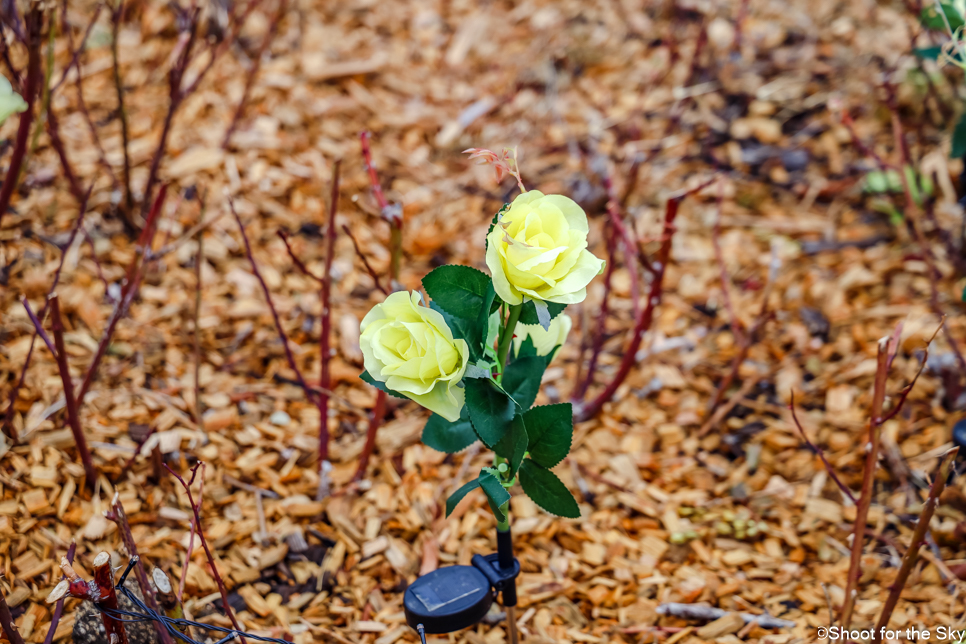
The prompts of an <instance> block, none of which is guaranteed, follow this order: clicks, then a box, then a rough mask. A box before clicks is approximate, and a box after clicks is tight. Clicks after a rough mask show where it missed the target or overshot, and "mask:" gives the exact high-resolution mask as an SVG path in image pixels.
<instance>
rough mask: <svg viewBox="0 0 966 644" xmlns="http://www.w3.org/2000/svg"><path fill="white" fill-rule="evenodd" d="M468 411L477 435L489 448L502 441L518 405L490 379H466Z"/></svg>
mask: <svg viewBox="0 0 966 644" xmlns="http://www.w3.org/2000/svg"><path fill="white" fill-rule="evenodd" d="M463 387H464V389H465V391H466V411H467V413H468V414H469V417H470V422H471V423H473V429H474V430H476V435H477V436H479V437H480V440H481V441H483V444H484V445H486V446H487V447H489V448H491V449H492V448H493V446H494V445H496V444H497V443H499V442H500V439H501V438H503V435H504V434H505V433H506V432H507V428H508V427H509V426H510V422H511V421H512V420H513V416H514V415H516V405H515V404H514V403H513V401H512V400H511V399H510V397H509V396H507V395H506V394H505V393H503V392H502V391H500V390H499V389H498V388H497V387H496V385H494V384H493V382H491V381H489V380H482V379H479V380H477V379H473V380H464V381H463Z"/></svg>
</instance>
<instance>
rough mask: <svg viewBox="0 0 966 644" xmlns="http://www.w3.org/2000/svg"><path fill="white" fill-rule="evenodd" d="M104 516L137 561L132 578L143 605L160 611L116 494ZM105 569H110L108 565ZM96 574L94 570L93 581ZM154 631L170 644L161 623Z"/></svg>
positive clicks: (164, 641)
mask: <svg viewBox="0 0 966 644" xmlns="http://www.w3.org/2000/svg"><path fill="white" fill-rule="evenodd" d="M106 515H107V518H108V519H109V520H111V521H113V522H114V523H115V524H116V525H117V531H118V532H120V533H121V540H122V541H123V542H124V548H125V549H126V550H127V554H128V556H130V557H134V558H136V559H137V562H136V563H135V564H134V578H135V579H137V582H138V588H140V589H141V596H142V597H143V598H144V603H145V604H147V607H148V608H150V609H151V610H155V611H157V610H160V606H159V605H158V601H157V599H156V598H155V595H154V588H153V587H152V586H151V584H150V583H149V582H148V574H147V572H145V570H144V563H143V562H142V561H141V557H140V555H139V554H138V546H137V543H135V541H134V535H133V534H132V533H131V524H130V523H129V522H128V520H127V514H125V512H124V506H122V505H121V501H120V500H119V499H118V496H117V493H115V494H114V499H113V500H112V501H111V510H110V512H108V513H106ZM107 567H108V569H110V565H108V566H107ZM96 572H97V571H96V570H95V579H96ZM154 630H155V631H157V633H158V638H159V639H160V641H161V644H172V640H171V636H170V635H169V634H168V631H167V630H166V629H165V628H164V627H163V626H162V625H161V622H157V621H156V622H154Z"/></svg>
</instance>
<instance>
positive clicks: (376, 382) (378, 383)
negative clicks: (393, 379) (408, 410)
mask: <svg viewBox="0 0 966 644" xmlns="http://www.w3.org/2000/svg"><path fill="white" fill-rule="evenodd" d="M359 377H360V378H361V379H362V380H363V382H368V383H369V384H370V385H372V386H373V387H375V388H376V389H379V390H381V391H385V392H386V393H387V394H389V395H390V396H393V397H394V398H402V399H403V400H410V398H409V397H408V396H404V395H403V394H401V393H399V392H398V391H393V390H392V389H390V388H389V387H387V386H386V383H384V382H382V381H381V380H376V379H375V378H373V377H372V375H371V374H370V373H369V372H368V371H363V372H362V373H360V374H359Z"/></svg>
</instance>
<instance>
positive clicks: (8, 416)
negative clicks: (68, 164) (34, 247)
mask: <svg viewBox="0 0 966 644" xmlns="http://www.w3.org/2000/svg"><path fill="white" fill-rule="evenodd" d="M87 196H88V197H90V192H89V191H88V193H87ZM86 213H87V199H86V198H85V200H84V201H83V203H82V204H81V207H80V214H78V215H77V221H76V222H74V227H73V229H71V231H70V236H69V237H68V238H67V242H66V243H65V244H64V247H63V249H62V250H61V251H60V263H59V264H58V265H57V270H56V271H54V279H53V282H52V283H51V285H50V290H49V291H48V292H47V298H48V299H47V300H46V301H45V302H44V308H42V309H41V310H40V318H41V319H43V318H44V317H46V315H47V308H48V307H49V305H50V299H49V298H50V295H51V294H52V293H53V292H54V291H55V290H57V284H58V283H59V282H60V273H61V270H62V269H63V268H64V260H65V259H66V258H67V250H68V249H69V248H70V247H71V246H73V244H74V238H75V237H76V236H77V233H78V231H79V230H80V229H81V227H83V225H84V215H85V214H86ZM42 331H43V328H42V327H39V330H38V328H35V330H34V335H33V337H31V338H30V347H29V348H28V349H27V357H26V358H24V361H23V367H21V368H20V377H19V378H18V379H17V384H16V385H15V386H14V387H13V389H11V390H10V396H9V399H8V401H7V403H8V404H7V411H6V413H5V415H4V418H3V431H4V433H5V434H7V436H9V437H10V438H11V439H12V440H13V441H15V442H16V440H17V434H16V431H15V430H14V428H13V414H14V404H15V403H16V402H17V397H18V396H19V395H20V388H21V387H23V383H24V380H25V379H26V377H27V369H29V368H30V360H31V358H32V357H33V353H34V345H35V343H36V342H37V335H38V333H40V332H42ZM45 335H46V334H45ZM45 342H46V340H45Z"/></svg>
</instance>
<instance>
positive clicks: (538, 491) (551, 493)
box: [520, 458, 580, 519]
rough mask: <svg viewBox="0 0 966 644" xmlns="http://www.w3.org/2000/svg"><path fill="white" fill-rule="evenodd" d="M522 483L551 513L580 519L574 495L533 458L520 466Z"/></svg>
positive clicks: (536, 500)
mask: <svg viewBox="0 0 966 644" xmlns="http://www.w3.org/2000/svg"><path fill="white" fill-rule="evenodd" d="M520 485H522V486H523V491H524V492H526V493H527V496H529V497H530V498H531V499H533V502H534V503H536V504H537V505H539V506H540V507H541V508H543V509H544V510H546V511H547V512H549V513H550V514H556V515H557V516H560V517H566V518H568V519H579V518H580V508H579V507H578V506H577V501H576V500H575V499H574V496H573V495H572V494H571V493H570V490H568V489H567V486H566V485H564V484H563V481H561V480H560V479H558V478H557V475H556V474H554V473H553V472H551V471H550V470H547V469H544V468H542V467H540V466H539V465H537V464H536V463H535V462H534V461H533V460H532V459H529V458H528V459H527V460H525V461H523V465H521V466H520Z"/></svg>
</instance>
